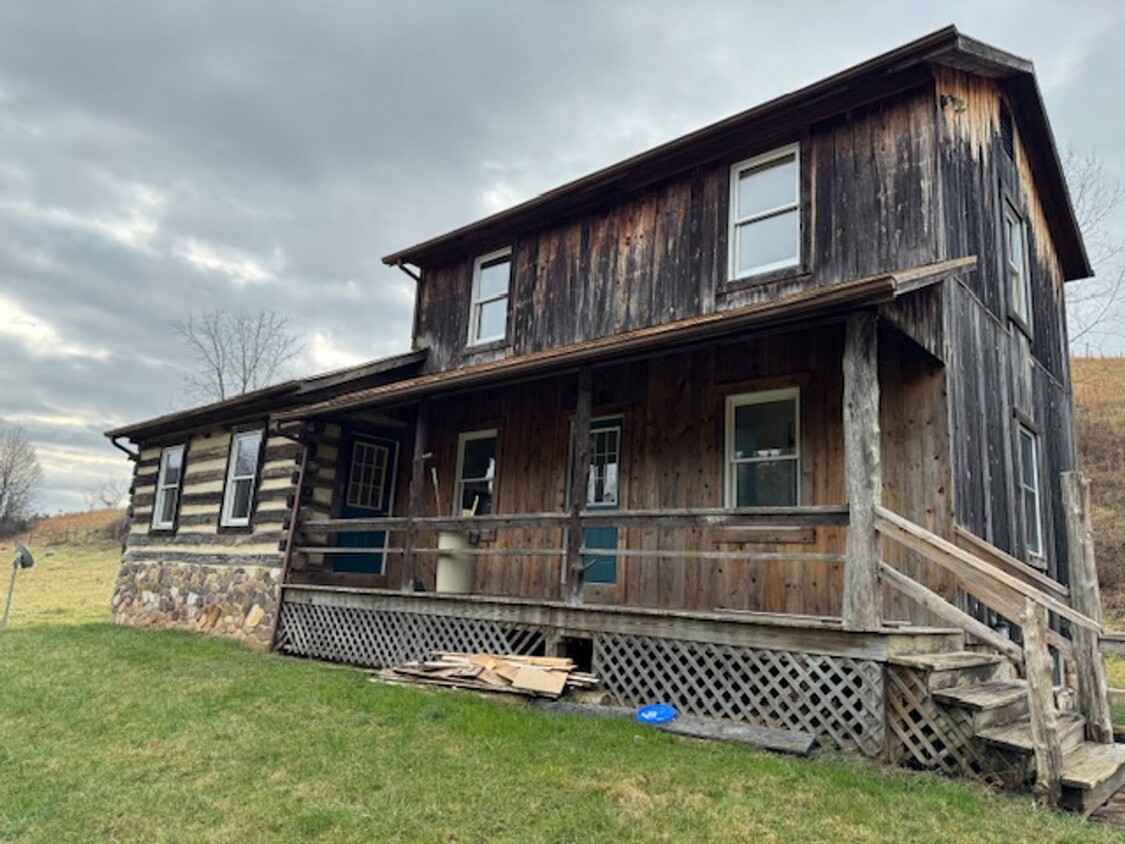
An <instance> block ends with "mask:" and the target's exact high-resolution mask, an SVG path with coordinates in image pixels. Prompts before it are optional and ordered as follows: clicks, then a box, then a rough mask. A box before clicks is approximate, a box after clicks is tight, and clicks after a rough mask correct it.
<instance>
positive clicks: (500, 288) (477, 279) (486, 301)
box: [469, 249, 512, 346]
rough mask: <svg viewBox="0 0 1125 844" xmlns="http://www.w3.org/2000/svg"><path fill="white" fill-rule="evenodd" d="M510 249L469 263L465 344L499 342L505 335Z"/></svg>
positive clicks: (509, 284) (510, 271)
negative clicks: (469, 296) (470, 293)
mask: <svg viewBox="0 0 1125 844" xmlns="http://www.w3.org/2000/svg"><path fill="white" fill-rule="evenodd" d="M511 281H512V250H511V249H501V250H499V251H497V252H491V253H489V254H488V255H482V256H481V257H479V258H477V260H476V262H475V263H474V264H473V304H472V309H471V310H470V311H469V345H470V346H472V345H475V344H479V343H490V342H493V341H495V340H503V339H504V338H505V337H506V336H507V333H508V290H509V288H510V286H511Z"/></svg>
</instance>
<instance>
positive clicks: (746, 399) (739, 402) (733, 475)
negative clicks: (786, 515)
mask: <svg viewBox="0 0 1125 844" xmlns="http://www.w3.org/2000/svg"><path fill="white" fill-rule="evenodd" d="M781 402H791V403H792V416H793V446H792V448H793V451H792V453H791V454H768V455H746V456H741V457H739V456H737V455H736V450H735V443H736V440H737V429H736V421H737V411H738V409H739V408H740V407H745V406H747V405H755V404H776V403H781ZM726 404H727V406H726V430H725V432H724V433H725V455H724V458H725V460H724V463H725V471H726V482H725V484H724V490H725V496H726V506H727V507H739V506H760V505H758V504H756V503H755V504H740V503H739V501H738V476H739V467H741V466H762V467H768V466H777V467H779V468H780V467H782V466H785V465H786V464H789V465H791V466H792V469H791V470H790V471H791V472H792V495H791V496H790V497H791V499H792V500H790V501H787V502H786V503H785V504H783V505H780V506H796V505H797V504H799V503H800V500H801V487H800V484H801V393H800V389H799V388H797V387H787V388H784V389H779V390H763V391H760V392H756V393H741V394H738V395H733V396H727V402H726Z"/></svg>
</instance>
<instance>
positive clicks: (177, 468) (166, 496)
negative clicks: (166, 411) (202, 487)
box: [152, 445, 184, 530]
mask: <svg viewBox="0 0 1125 844" xmlns="http://www.w3.org/2000/svg"><path fill="white" fill-rule="evenodd" d="M183 470H184V446H183V445H170V446H168V447H167V448H166V449H164V450H163V451H162V452H160V472H159V474H158V475H157V477H156V501H155V502H154V504H153V508H152V526H153V528H154V529H156V530H172V529H173V528H174V527H175V526H176V514H177V512H178V510H179V507H180V479H181V477H182V476H183Z"/></svg>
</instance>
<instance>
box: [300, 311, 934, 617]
mask: <svg viewBox="0 0 1125 844" xmlns="http://www.w3.org/2000/svg"><path fill="white" fill-rule="evenodd" d="M880 343H881V346H882V352H881V355H880V369H881V377H882V379H883V381H884V390H883V393H882V395H883V402H882V407H881V415H882V418H883V421H882V430H883V448H884V452H885V455H886V457H885V460H884V479H885V484H884V492H883V495H884V500H885V501H887V502H888V503H889V504H890V506H892V507H894V508H895V509H896V510H898V511H899V512H902V513H903V514H905V515H907V516H908V517H910V518H912V519H915V520H916V521H918V522H919V523H921V524H924V525H926V526H927V527H933V528H935V529H939V528H941V527H943V526H945V527H947V526H948V522H949V511H948V490H949V466H948V460H947V456H948V444H947V442H946V440H947V429H946V424H945V420H946V411H945V406H944V402H945V387H944V385H945V382H944V375H943V372H942V370H941V369H940V366H939V365H938V364H936V363H935V362H934V361H933V359H932V358H930V357H929V356H928V355H925V354H924V353H922V352H920V351H918V350H916V349H915V348H914V347H913V345H912V343H911V342H910V341H908V340H905V339H902V338H901V337H900V335H899V334H898V332H895V331H884V332H881V339H880ZM842 349H843V329H842V326H841V325H839V324H833V325H826V326H821V327H818V328H816V329H812V330H806V331H795V332H789V333H776V334H769V335H766V336H760V337H742V338H732V339H730V340H727V341H724V342H718V343H713V344H710V345H707V346H704V347H700V348H697V349H694V350H687V351H676V352H669V353H666V354H659V355H654V356H652V357H649V358H646V359H642V360H634V361H630V362H625V363H620V364H616V365H605V366H602V367H599V368H597V369H596V370H595V371H594V377H593V405H594V406H593V413H594V416H595V417H598V416H620V417H622V421H623V431H622V443H621V451H622V477H621V479H620V490H619V496H620V506H621V507H622V508H623V509H661V508H690V507H722V506H723V504H724V500H723V478H724V471H725V467H724V425H725V419H724V417H725V407H726V398H727V396H730V395H737V394H740V393H748V392H754V391H758V390H771V389H777V388H780V387H789V386H797V387H799V388H800V393H801V407H800V413H801V426H800V433H801V441H800V448H801V455H802V458H801V473H800V503H802V504H842V503H845V501H846V493H845V487H844V476H843V433H842V412H843V411H842V406H841V402H842V393H843V384H842V371H841V367H840V359H841V355H842ZM575 392H576V376H575V375H574V374H568V375H563V376H558V377H548V378H542V379H538V380H534V381H529V382H525V383H521V384H518V385H511V386H504V387H496V388H492V389H487V390H479V391H476V392H473V393H472V394H467V395H459V396H452V397H448V398H445V399H441V400H433V401H432V402H431V406H430V427H429V432H428V442H429V443H430V450H431V451H432V462H431V463H430V464H429V465H432V466H433V467H434V468H435V469H436V470H437V473H438V479H439V488H438V495H437V497H436V498H435V495H434V491H433V489H432V488H431V486H430V484H429V483H427V489H426V491H425V493H424V494H423V496H422V505H423V515H434V514H436V512H437V505H436V500H437V498H440V500H441V504H442V510H443V511H444V512H443V513H442V515H448V514H449V513H450V512H451V511H452V506H453V505H452V495H453V484H454V480H455V479H454V472H455V467H456V463H457V442H458V435H459V434H461V433H463V432H466V431H473V430H480V429H490V428H495V429H496V430H497V431H498V444H497V481H496V489H495V496H496V498H495V509H496V512H498V513H506V514H511V513H528V512H557V513H561V512H564V511H565V509H566V506H567V476H568V465H567V464H568V460H569V453H570V424H571V417H572V414H573V411H574V402H575ZM406 440H407V442H404V443H403V448H402V449H400V453H402V454H408V453H409V451H410V443H409V442H408V440H409V437H406ZM322 453H323V452H322ZM408 464H409V461H408V459H405V458H403V459H402V462H401V464H400V469H399V473H398V476H399V478H400V481H399V489H398V491H397V494H396V502H397V504H396V512H397V513H398V514H400V515H402V514H405V506H406V501H407V486H406V482H405V478H407V477H408V476H409V472H408V471H406V470H405V468H404V467H406V466H407V465H408ZM771 533H772V535H769V536H763V535H762V534H761V533H758V534H753V533H751V532H749V531H747V530H744V529H720V528H714V529H708V530H687V529H667V528H664V529H640V528H629V529H623V530H622V531H621V533H620V537H619V542H620V547H622V548H625V549H629V550H642V551H643V550H653V551H655V550H662V551H676V550H688V551H690V550H697V551H699V550H701V551H732V552H744V553H754V552H765V553H776V554H804V553H833V554H842V553H843V550H844V539H845V535H846V534H845V529H844V528H806V529H785V530H775V531H772V532H771ZM395 536H396V538H395V539H394V540H393V541H392V545H394V544H398V541H399V539H400V538H401V534H396V535H395ZM422 543H423V544H424V545H426V546H427V547H434V545H435V538H434V536H433V535H432V534H430V535H428V536H427V535H426V534H422ZM565 545H566V543H565V536H564V533H563V531H562V530H561V529H551V530H501V531H496V532H488V533H486V534H485V535H484V536H483V537H482V540H481V547H483V548H496V549H503V550H512V549H528V548H538V549H557V550H559V551H561V550H562V549H563V548H565ZM434 562H435V561H434V556H433V555H430V554H423V555H420V557H419V562H418V575H419V577H420V578H421V580H422V582H423V584H424V585H425V587H426V588H427V589H433V588H434ZM401 564H402V563H401V557H399V556H398V555H391V556H390V558H389V560H388V567H387V572H386V574H385V575H384V576H382V577H379V578H374V577H370V576H363V575H347V574H334V573H332V572H331V561H330V560H326V562H325V563H324V564H323V566H316V567H311V568H307V569H306V568H305V567H304V566H303V565H302V570H301V571H299V572H295V576H296V577H297V578H298V579H299V580H301V581H302V582H319V583H338V584H352V585H372V586H383V587H391V588H396V587H397V586H398V585H399V584H400V583H401ZM560 566H561V555H555V556H541V555H532V554H526V555H515V556H500V555H496V556H485V557H482V558H480V559H479V560H478V563H477V571H476V581H475V584H474V590H475V591H477V592H478V593H482V594H490V595H503V596H520V597H526V598H546V599H561V598H562V597H563V596H564V592H563V584H562V576H561V568H560ZM842 568H843V567H842V563H837V562H824V561H799V560H791V559H790V560H786V559H777V560H764V561H763V560H716V559H712V560H701V559H698V558H693V557H692V556H691V555H690V554H684V555H678V556H674V557H671V558H667V557H656V556H652V557H649V556H638V557H618V560H617V581H616V583H614V584H588V585H587V586H586V588H585V599H586V601H587V602H595V603H612V604H619V605H633V606H645V607H663V608H686V609H698V610H709V609H713V608H727V609H735V610H759V611H767V612H790V613H809V614H814V615H838V614H839V612H840V594H841V585H842ZM910 570H911V571H914V573H915V574H916V575H917V576H918V577H919V579H920V580H922V581H923V582H926V583H928V584H929V585H931V587H932V588H935V589H940V590H942V591H944V592H949V591H950V589H949V588H947V587H948V584H946V582H945V580H943V579H942V577H941V576H940V575H938V574H936V573H933V572H929V571H928V570H924V566H918V565H915V567H914V569H910ZM893 606H894V613H893V615H894V617H896V618H905V619H914V620H920V621H929V619H928V618H926V617H922V616H921V615H920V614H919V612H918V611H917V608H915V607H911V606H907V605H905V604H904V603H903V602H901V601H899V602H898V603H896V604H894V605H893Z"/></svg>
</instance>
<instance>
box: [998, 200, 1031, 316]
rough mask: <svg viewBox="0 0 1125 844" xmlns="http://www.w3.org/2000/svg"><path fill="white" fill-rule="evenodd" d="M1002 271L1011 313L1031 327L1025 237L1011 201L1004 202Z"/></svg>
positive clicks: (1018, 216) (1029, 287)
mask: <svg viewBox="0 0 1125 844" xmlns="http://www.w3.org/2000/svg"><path fill="white" fill-rule="evenodd" d="M1004 273H1005V275H1006V276H1007V279H1008V295H1009V297H1010V298H1011V307H1012V314H1013V315H1014V316H1015V317H1016V318H1017V319H1019V320H1020V321H1021V322H1022V323H1023V324H1024V325H1025V326H1027V327H1028V328H1030V327H1031V278H1030V275H1029V274H1028V271H1027V239H1026V238H1025V237H1024V229H1023V219H1022V218H1021V217H1020V215H1019V214H1017V213H1016V209H1015V208H1013V207H1012V205H1011V203H1009V202H1005V203H1004Z"/></svg>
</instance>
